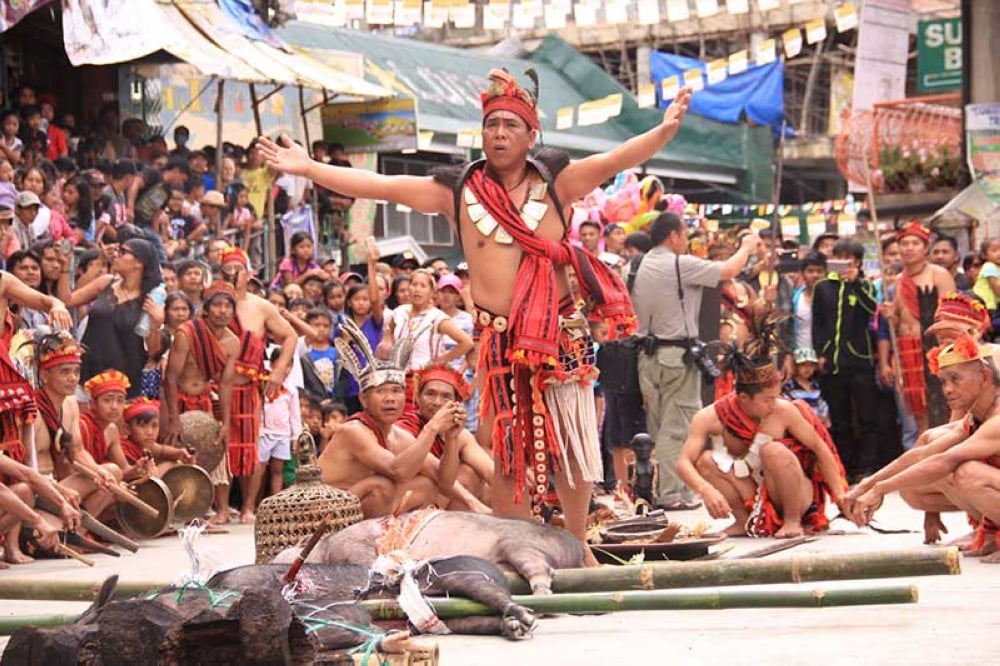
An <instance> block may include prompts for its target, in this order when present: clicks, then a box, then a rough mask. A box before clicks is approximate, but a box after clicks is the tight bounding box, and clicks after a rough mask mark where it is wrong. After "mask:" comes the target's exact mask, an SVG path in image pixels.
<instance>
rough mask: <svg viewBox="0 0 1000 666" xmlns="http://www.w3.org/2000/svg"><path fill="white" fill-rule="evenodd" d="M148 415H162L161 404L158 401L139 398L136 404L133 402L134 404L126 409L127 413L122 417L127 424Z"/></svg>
mask: <svg viewBox="0 0 1000 666" xmlns="http://www.w3.org/2000/svg"><path fill="white" fill-rule="evenodd" d="M146 414H155V415H156V416H159V415H160V403H159V401H158V400H150V399H149V398H137V399H136V400H135V401H134V402H132V404H130V405H129V406H128V407H126V408H125V413H124V414H123V415H122V417H123V418H124V419H125V421H126V422H128V421H131V420H132V419H135V418H138V417H140V416H144V415H146Z"/></svg>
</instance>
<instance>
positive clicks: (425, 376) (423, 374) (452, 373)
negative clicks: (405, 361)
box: [417, 365, 472, 400]
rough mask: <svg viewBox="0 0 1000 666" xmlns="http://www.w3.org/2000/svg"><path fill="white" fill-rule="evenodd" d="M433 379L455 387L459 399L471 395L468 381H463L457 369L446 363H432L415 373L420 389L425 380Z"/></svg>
mask: <svg viewBox="0 0 1000 666" xmlns="http://www.w3.org/2000/svg"><path fill="white" fill-rule="evenodd" d="M435 380H436V381H439V382H444V383H445V384H447V385H448V386H451V387H452V388H453V389H455V392H456V393H457V394H458V397H459V399H460V400H468V399H469V396H470V395H472V387H471V386H469V382H467V381H465V378H464V377H462V375H460V374H459V373H458V371H457V370H454V369H453V368H450V367H448V366H446V365H432V366H430V367H428V368H424V369H423V370H421V371H420V372H419V373H417V386H419V387H420V388H421V389H422V388H423V387H424V385H425V384H427V382H431V381H435Z"/></svg>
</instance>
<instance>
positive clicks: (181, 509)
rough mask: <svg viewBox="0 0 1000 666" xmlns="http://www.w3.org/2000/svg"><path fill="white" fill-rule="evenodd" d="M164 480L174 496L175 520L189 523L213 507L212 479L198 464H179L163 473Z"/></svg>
mask: <svg viewBox="0 0 1000 666" xmlns="http://www.w3.org/2000/svg"><path fill="white" fill-rule="evenodd" d="M161 478H162V480H163V482H164V483H165V484H167V488H169V489H170V494H171V496H172V497H173V503H174V506H173V509H174V520H175V521H177V522H179V523H187V522H188V521H191V520H194V519H195V518H201V517H202V516H204V515H205V514H206V513H208V510H209V509H210V508H212V492H213V489H212V480H211V479H209V478H208V472H206V471H205V470H203V469H202V468H201V467H198V466H197V465H178V466H176V467H171V468H170V469H168V470H167V471H166V472H164V473H163V476H162V477H161Z"/></svg>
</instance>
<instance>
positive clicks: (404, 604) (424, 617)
mask: <svg viewBox="0 0 1000 666" xmlns="http://www.w3.org/2000/svg"><path fill="white" fill-rule="evenodd" d="M424 564H426V562H418V561H416V560H412V559H407V558H406V553H405V552H403V551H398V550H397V551H393V552H391V553H388V554H386V555H379V556H378V557H377V558H376V559H375V562H374V563H372V568H371V574H377V575H381V576H382V577H383V578H384V579H385V584H386V586H387V587H389V586H392V587H395V586H396V585H399V596H398V597H397V601H398V602H399V607H400V608H401V609H402V610H403V612H404V613H406V617H407V619H408V620H409V622H410V624H412V625H413V627H414V628H415V629H416V630H417V631H419V632H420V633H422V634H438V635H444V634H450V633H451V630H449V629H448V627H447V626H445V623H444V622H442V621H441V618H439V617H438V616H437V613H435V612H434V607H433V606H431V604H430V602H428V601H427V598H426V597H424V595H423V594H421V593H420V585H419V584H418V583H417V579H416V575H415V572H416V571H417V570H418V569H420V568H421V567H422V566H424ZM371 574H369V575H371Z"/></svg>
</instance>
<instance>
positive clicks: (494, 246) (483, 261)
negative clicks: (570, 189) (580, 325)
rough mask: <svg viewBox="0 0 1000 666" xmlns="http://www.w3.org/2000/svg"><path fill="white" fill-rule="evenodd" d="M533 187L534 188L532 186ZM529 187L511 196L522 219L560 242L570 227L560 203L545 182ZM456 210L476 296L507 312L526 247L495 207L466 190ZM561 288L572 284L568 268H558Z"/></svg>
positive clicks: (545, 236) (492, 306)
mask: <svg viewBox="0 0 1000 666" xmlns="http://www.w3.org/2000/svg"><path fill="white" fill-rule="evenodd" d="M532 189H533V191H532ZM527 190H528V192H527V194H525V193H520V194H521V196H520V197H518V196H516V195H517V194H518V193H515V196H513V197H512V200H513V202H514V204H515V206H516V207H517V210H518V212H519V217H520V221H521V222H523V224H524V226H526V227H527V228H528V229H529V230H531V231H533V232H534V233H535V234H536V235H538V236H539V237H541V238H544V239H547V240H550V241H554V242H559V241H561V240H562V239H563V236H564V234H565V229H564V227H563V222H562V218H561V217H560V215H559V212H558V210H557V209H556V206H555V203H554V202H553V201H552V198H551V197H550V196H549V194H548V191H547V188H546V187H545V184H544V183H535V184H532V185H531V186H529V187H528V188H527ZM460 202H461V205H460V206H459V210H458V215H457V226H458V231H459V237H460V239H461V243H462V251H463V252H464V254H465V258H466V260H467V261H468V264H469V278H470V281H471V285H472V295H473V300H475V301H476V302H477V303H479V304H481V305H482V306H483V307H486V308H487V309H489V310H491V311H493V312H496V313H500V314H503V313H505V312H506V311H507V308H508V307H509V297H510V294H511V293H512V291H513V288H514V282H515V279H516V277H517V271H518V268H519V267H520V263H521V257H522V255H523V250H522V248H521V246H520V245H519V244H518V243H517V242H516V241H515V240H514V238H513V236H512V235H511V234H510V233H508V232H507V231H506V230H505V229H504V228H503V226H502V225H501V224H500V222H499V221H498V220H497V219H496V216H494V215H493V214H492V213H491V212H490V209H489V208H488V207H486V206H484V205H483V204H482V203H481V202H479V201H477V200H476V199H475V197H474V196H472V194H471V192H470V190H469V188H468V187H466V188H464V189H463V193H462V197H461V198H460ZM557 275H558V279H559V281H560V291H561V292H563V293H566V292H567V291H568V286H567V283H566V281H565V277H564V271H562V270H559V271H558V273H557Z"/></svg>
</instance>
